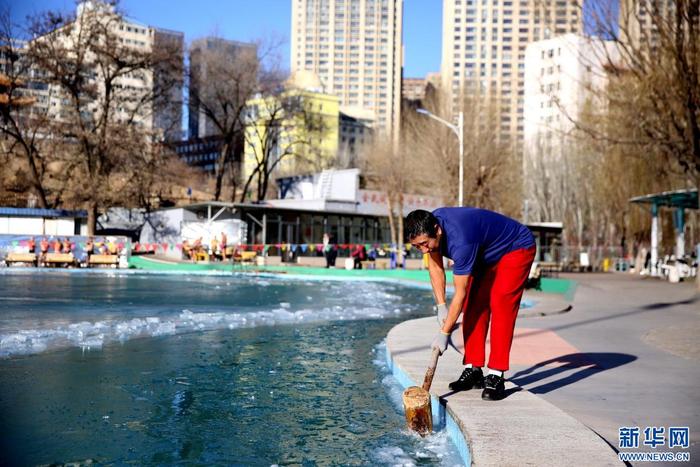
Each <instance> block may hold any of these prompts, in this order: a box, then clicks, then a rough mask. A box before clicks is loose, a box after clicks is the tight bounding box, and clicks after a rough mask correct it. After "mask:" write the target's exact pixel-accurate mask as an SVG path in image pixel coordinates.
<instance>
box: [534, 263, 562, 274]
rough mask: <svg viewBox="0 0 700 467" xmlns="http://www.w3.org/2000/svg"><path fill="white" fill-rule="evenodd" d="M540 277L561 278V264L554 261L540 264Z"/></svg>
mask: <svg viewBox="0 0 700 467" xmlns="http://www.w3.org/2000/svg"><path fill="white" fill-rule="evenodd" d="M538 267H539V270H540V277H559V273H560V272H561V264H559V263H557V262H554V261H541V262H540V263H539V264H538Z"/></svg>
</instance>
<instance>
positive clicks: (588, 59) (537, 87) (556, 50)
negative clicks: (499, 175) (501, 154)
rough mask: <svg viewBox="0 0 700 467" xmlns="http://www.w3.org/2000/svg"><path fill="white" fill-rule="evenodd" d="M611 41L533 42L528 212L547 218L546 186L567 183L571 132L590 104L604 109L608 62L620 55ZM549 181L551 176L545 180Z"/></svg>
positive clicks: (567, 38) (527, 114) (527, 98)
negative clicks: (543, 206)
mask: <svg viewBox="0 0 700 467" xmlns="http://www.w3.org/2000/svg"><path fill="white" fill-rule="evenodd" d="M615 50H616V49H615V48H614V47H613V44H612V43H610V42H604V41H601V40H600V39H596V38H589V37H584V36H581V35H578V34H566V35H563V36H558V37H555V38H552V39H546V40H542V41H537V42H533V43H531V44H530V45H528V46H527V49H526V52H525V84H524V94H525V95H524V109H523V115H524V152H523V181H524V194H525V198H526V199H527V200H528V205H529V206H528V210H529V212H530V213H532V214H534V217H535V219H529V220H535V221H558V220H561V219H546V218H542V217H545V215H544V214H542V213H543V212H544V211H546V210H542V209H541V206H540V205H539V204H541V201H540V200H541V198H542V197H547V196H548V193H543V192H542V189H543V186H545V185H546V184H550V185H556V184H558V183H561V180H559V179H558V177H559V176H560V175H561V176H566V172H567V170H566V165H567V163H568V162H569V161H568V160H567V158H568V157H569V156H571V154H572V152H573V151H574V148H575V147H576V140H575V139H574V138H573V137H572V135H571V133H572V130H574V128H575V125H576V122H578V121H579V120H580V117H581V114H582V112H583V111H584V108H585V107H586V106H592V107H593V108H595V110H596V111H597V112H600V110H601V108H602V106H605V105H606V102H605V88H606V86H607V83H608V78H607V76H608V75H607V72H606V65H607V64H609V63H611V62H612V63H615V62H616V61H617V56H616V55H615ZM545 179H546V180H545Z"/></svg>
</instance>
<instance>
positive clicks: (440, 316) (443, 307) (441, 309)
mask: <svg viewBox="0 0 700 467" xmlns="http://www.w3.org/2000/svg"><path fill="white" fill-rule="evenodd" d="M435 309H436V310H437V321H438V326H440V329H442V325H443V324H445V319H446V318H447V313H448V312H449V310H448V309H447V304H446V303H441V304H439V305H436V306H435Z"/></svg>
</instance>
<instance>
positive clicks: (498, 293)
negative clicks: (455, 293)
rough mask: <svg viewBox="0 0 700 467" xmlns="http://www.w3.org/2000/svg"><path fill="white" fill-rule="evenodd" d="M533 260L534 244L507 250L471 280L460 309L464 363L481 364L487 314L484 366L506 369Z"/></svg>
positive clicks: (482, 363)
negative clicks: (488, 334) (488, 338)
mask: <svg viewBox="0 0 700 467" xmlns="http://www.w3.org/2000/svg"><path fill="white" fill-rule="evenodd" d="M534 259H535V247H532V248H528V249H520V250H515V251H511V252H510V253H507V254H505V255H504V256H503V257H502V258H501V259H500V260H499V261H498V262H497V263H495V264H492V265H491V266H489V267H488V268H487V269H486V270H485V271H483V273H482V274H481V275H479V276H478V277H474V279H473V280H472V287H470V291H469V294H468V300H466V301H465V304H464V308H463V311H462V313H463V318H462V333H463V335H464V364H465V365H466V364H468V363H471V364H472V365H474V367H483V366H484V363H485V360H486V331H488V328H489V317H490V318H491V320H490V321H491V354H490V356H489V364H488V367H489V368H491V369H494V370H500V371H506V370H508V363H509V358H510V347H511V344H512V343H513V329H514V328H515V319H516V318H517V316H518V310H519V309H520V298H521V297H522V296H523V289H524V288H525V282H526V281H527V278H528V275H529V274H530V266H531V265H532V262H533V260H534Z"/></svg>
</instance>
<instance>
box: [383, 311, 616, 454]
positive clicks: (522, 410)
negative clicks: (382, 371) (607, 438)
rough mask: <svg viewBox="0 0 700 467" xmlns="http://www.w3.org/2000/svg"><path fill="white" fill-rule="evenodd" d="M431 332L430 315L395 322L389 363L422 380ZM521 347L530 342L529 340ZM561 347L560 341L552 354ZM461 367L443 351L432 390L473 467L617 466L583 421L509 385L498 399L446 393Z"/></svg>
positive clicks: (389, 338)
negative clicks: (465, 446) (462, 437)
mask: <svg viewBox="0 0 700 467" xmlns="http://www.w3.org/2000/svg"><path fill="white" fill-rule="evenodd" d="M436 330H437V323H436V321H435V318H422V319H416V320H411V321H406V322H403V323H401V324H399V325H398V326H396V327H394V328H393V329H392V330H391V331H390V332H389V334H388V336H387V351H388V352H389V354H390V356H391V359H392V362H393V365H398V366H399V367H400V368H401V370H402V371H403V372H404V373H406V374H407V375H408V376H409V377H410V378H411V379H412V380H413V381H422V380H423V375H424V374H425V369H426V365H427V364H428V358H429V354H430V349H429V345H430V342H431V340H432V338H433V337H434V334H435V332H436ZM459 333H460V332H459V331H455V333H454V334H455V335H456V334H459ZM525 341H527V339H526V340H525ZM525 347H526V348H527V347H531V346H530V345H529V343H528V344H526V345H525ZM564 347H565V346H562V345H560V346H559V347H556V348H553V349H552V352H553V353H557V352H559V351H561V350H562V348H564ZM565 350H567V351H568V350H569V349H568V348H567V349H565ZM536 358H539V357H536ZM462 368H463V366H462V358H461V355H460V353H458V352H457V350H455V349H454V348H450V349H448V351H447V352H446V353H445V354H444V355H443V356H442V357H441V358H440V361H439V362H438V369H437V371H436V373H435V378H434V380H433V386H432V388H431V393H432V394H433V395H435V396H436V397H439V398H440V399H441V400H442V401H444V404H445V405H446V410H447V411H448V412H449V413H450V414H451V415H452V416H453V418H454V419H455V421H456V422H457V424H458V426H459V427H460V429H461V431H462V433H464V435H465V438H466V441H467V443H468V445H469V449H470V452H471V459H472V463H473V464H474V465H493V466H523V465H533V466H542V465H586V466H604V465H619V464H620V463H619V461H618V459H617V456H616V455H615V453H614V451H613V450H612V449H610V447H608V445H607V444H606V443H605V442H604V441H603V440H601V439H600V438H599V437H598V436H597V435H596V434H595V433H593V432H592V431H591V430H589V429H588V428H586V427H585V426H584V425H583V424H581V423H580V422H578V421H577V420H576V419H574V418H573V417H571V416H570V415H567V414H566V413H565V412H564V411H562V410H561V409H558V408H557V407H555V406H554V405H552V404H550V403H548V402H546V401H545V400H543V399H541V398H539V397H537V396H535V395H534V394H532V393H529V392H527V391H521V390H519V389H520V388H517V387H515V386H514V385H513V384H508V386H507V391H508V393H509V395H508V397H507V398H506V399H504V400H503V401H499V402H487V401H483V400H481V391H480V390H472V391H464V392H459V393H453V392H451V391H450V390H449V388H448V384H449V382H450V381H453V380H455V379H456V377H457V376H459V374H460V373H461V371H462Z"/></svg>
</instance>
